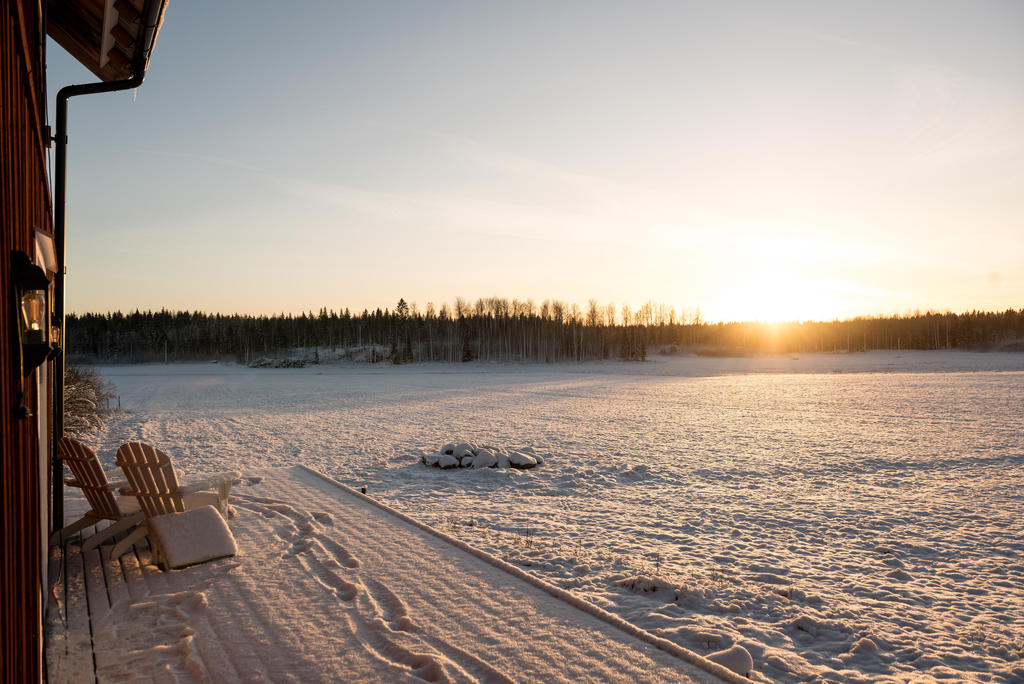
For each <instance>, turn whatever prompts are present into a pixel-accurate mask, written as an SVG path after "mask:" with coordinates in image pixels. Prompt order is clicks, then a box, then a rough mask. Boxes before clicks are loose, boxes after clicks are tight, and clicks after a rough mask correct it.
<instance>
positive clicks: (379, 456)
mask: <svg viewBox="0 0 1024 684" xmlns="http://www.w3.org/2000/svg"><path fill="white" fill-rule="evenodd" d="M98 370H99V371H100V372H101V373H102V374H103V375H104V376H105V377H107V378H108V379H109V380H111V381H113V382H114V383H115V384H116V386H117V391H118V394H119V395H120V400H121V405H122V407H123V408H124V409H125V411H126V412H125V413H124V414H123V415H121V416H120V417H118V418H115V419H114V420H112V421H110V423H109V424H108V426H107V428H105V429H104V430H103V431H102V432H101V433H99V434H98V435H96V436H95V437H92V438H89V439H87V440H86V441H87V442H90V443H92V444H93V445H94V446H97V447H99V451H100V453H101V455H102V456H103V458H104V459H108V460H111V461H112V455H113V451H114V450H115V449H116V447H117V446H118V445H119V444H120V443H122V442H124V441H128V440H142V441H146V442H150V443H152V444H154V445H157V446H159V447H161V448H163V449H164V450H166V451H167V452H168V453H170V454H171V455H172V456H173V457H174V458H175V459H176V465H177V466H178V467H179V469H180V470H182V471H184V472H185V473H188V474H196V473H201V472H211V471H220V470H226V469H239V470H242V471H243V472H245V473H248V472H255V471H259V470H261V469H263V468H267V467H276V466H288V465H293V464H298V463H301V464H305V465H307V466H310V467H312V468H315V469H318V470H321V471H323V472H324V473H326V474H328V475H330V476H332V477H335V478H337V479H338V480H340V481H342V482H345V483H347V484H350V485H352V486H355V487H359V486H363V485H365V486H366V487H367V491H368V493H369V494H370V495H371V496H374V497H376V498H378V499H380V500H382V501H383V502H385V503H387V504H388V505H391V506H393V507H395V508H397V509H399V510H401V511H403V512H405V513H408V514H409V515H412V516H414V517H416V518H418V519H420V520H422V521H424V522H427V523H430V524H432V525H434V526H436V527H439V528H441V529H442V530H443V531H444V532H447V533H449V534H452V535H454V536H457V537H459V538H461V539H463V540H465V541H467V542H469V543H471V544H472V545H474V546H477V547H480V548H482V549H484V550H487V551H490V552H492V553H494V554H495V555H498V556H500V557H502V558H504V559H506V560H508V561H510V562H512V563H514V564H516V565H519V566H521V567H523V568H524V569H527V570H529V571H531V572H534V573H536V574H538V575H540V576H541V577H543V578H545V579H547V580H548V581H550V582H552V583H554V584H556V585H558V586H561V587H563V588H566V589H569V590H571V591H573V592H574V593H577V594H579V595H580V596H582V597H583V598H585V599H587V600H589V601H591V602H593V603H596V604H597V605H599V606H601V607H603V608H605V609H606V610H608V611H610V612H612V613H614V614H617V615H619V616H621V617H623V618H625V619H626V620H628V621H630V622H632V623H634V624H636V625H638V626H640V627H642V628H644V629H647V630H649V631H651V632H653V633H655V634H658V635H660V636H662V637H665V638H667V639H669V640H672V641H674V642H676V643H678V644H680V645H681V646H684V647H686V648H689V649H692V650H694V651H697V652H698V653H709V652H712V651H718V650H721V649H724V648H727V647H729V646H732V645H733V644H739V645H742V646H743V647H744V648H746V649H747V651H749V652H750V654H751V655H752V656H753V660H754V667H755V670H756V672H755V673H754V675H753V676H754V678H755V679H763V680H771V681H808V680H816V679H817V680H844V681H855V680H858V679H868V680H870V679H879V678H898V679H908V678H913V677H917V676H924V677H935V678H938V679H949V680H963V679H975V680H980V681H1007V682H1008V681H1024V660H1022V659H1024V558H1022V552H1024V522H1022V520H1024V491H1022V489H1021V486H1020V483H1021V482H1022V481H1024V430H1022V428H1021V424H1022V418H1024V354H971V353H955V352H950V353H946V352H927V353H908V352H903V353H869V354H853V355H846V354H837V355H833V354H821V355H799V356H778V357H768V358H749V359H708V358H694V357H682V358H661V357H656V358H655V360H654V361H651V362H647V363H587V364H564V365H516V364H500V365H482V364H460V365H454V366H447V365H414V366H397V367H396V366H385V365H378V366H365V365H358V366H319V367H309V368H304V369H259V370H256V369H249V368H245V367H240V366H232V365H224V364H216V365H214V364H193V365H170V366H163V365H150V366H116V367H102V368H99V369H98ZM462 440H468V441H472V442H476V443H477V444H481V445H482V444H491V445H495V446H502V447H518V446H530V447H532V448H533V449H534V450H535V451H536V452H537V453H538V454H542V455H543V456H544V457H545V458H546V463H545V465H543V466H541V467H538V468H535V469H532V470H525V471H521V470H503V471H499V470H472V469H467V470H451V471H441V470H438V469H436V468H433V469H428V468H426V467H425V466H423V465H422V464H421V463H420V462H419V458H420V456H422V455H425V454H427V453H430V452H433V451H436V450H437V449H438V448H439V447H440V446H441V445H442V444H443V443H445V442H449V441H462Z"/></svg>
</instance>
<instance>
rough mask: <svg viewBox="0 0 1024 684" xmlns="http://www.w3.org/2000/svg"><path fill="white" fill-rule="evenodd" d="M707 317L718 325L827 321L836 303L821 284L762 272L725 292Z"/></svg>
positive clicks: (832, 315)
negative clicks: (711, 317) (730, 323)
mask: <svg viewBox="0 0 1024 684" xmlns="http://www.w3.org/2000/svg"><path fill="white" fill-rule="evenodd" d="M723 289H724V292H723V293H722V295H721V296H720V297H718V298H717V299H716V300H714V301H713V303H712V305H711V308H710V309H709V311H708V313H709V314H710V315H711V316H713V317H714V318H715V319H716V320H719V321H761V322H764V323H786V322H791V321H807V320H830V319H831V318H834V316H835V310H836V302H835V301H834V298H833V297H832V296H830V294H829V293H828V292H827V289H826V288H825V287H824V286H823V283H822V282H821V281H815V280H813V279H808V278H801V277H799V276H796V275H794V274H791V273H787V272H785V271H782V270H772V269H761V270H758V271H755V272H752V273H749V274H748V275H747V276H745V277H744V278H742V279H741V280H738V281H734V282H732V283H730V284H728V285H726V286H725V287H724V288H723Z"/></svg>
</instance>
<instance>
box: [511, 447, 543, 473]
mask: <svg viewBox="0 0 1024 684" xmlns="http://www.w3.org/2000/svg"><path fill="white" fill-rule="evenodd" d="M508 461H509V463H510V464H511V465H512V467H513V468H519V469H520V470H526V469H527V468H533V467H535V466H536V465H537V459H535V458H534V457H533V456H530V455H529V454H524V453H523V452H522V451H510V452H509V454H508Z"/></svg>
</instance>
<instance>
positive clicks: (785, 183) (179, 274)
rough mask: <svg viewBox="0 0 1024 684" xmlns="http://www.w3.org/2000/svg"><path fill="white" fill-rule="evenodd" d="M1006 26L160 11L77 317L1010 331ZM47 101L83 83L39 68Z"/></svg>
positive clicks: (1013, 115) (981, 7) (1022, 130)
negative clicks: (513, 313) (776, 323)
mask: <svg viewBox="0 0 1024 684" xmlns="http://www.w3.org/2000/svg"><path fill="white" fill-rule="evenodd" d="M1021 45H1024V3H1019V2H1013V1H1012V0H1008V1H1007V2H981V1H967V0H964V1H963V2H936V1H933V0H926V1H924V0H923V1H920V2H909V1H907V2H897V1H886V2H838V1H837V2H818V1H808V2H770V3H767V2H749V3H746V2H718V1H716V2H682V1H680V0H673V1H671V2H664V3H649V2H629V3H625V2H615V3H612V2H607V3H603V2H602V3H599V2H579V3H574V2H558V3H552V2H536V3H528V2H509V3H505V4H501V5H499V4H497V3H481V2H421V1H419V0H415V1H409V2H390V1H389V2H337V1H333V0H330V1H324V2H304V3H298V4H296V3H281V2H276V1H275V2H262V1H260V2H256V1H245V2H240V1H239V2H234V1H232V2H229V1H227V0H217V2H190V1H188V0H177V1H172V2H171V3H170V5H169V7H168V10H167V15H166V19H165V22H164V26H163V29H162V31H161V34H160V37H159V40H158V42H157V46H156V51H155V53H154V55H153V58H152V61H151V63H150V69H149V72H148V75H147V77H146V81H145V83H144V84H143V86H142V87H141V88H140V89H138V91H137V92H135V93H131V92H128V93H115V94H106V95H92V96H85V97H79V98H73V99H72V100H71V104H70V117H69V121H70V146H69V210H68V260H67V261H68V308H69V310H70V311H75V312H85V311H110V310H117V309H120V310H122V311H127V310H134V309H136V308H139V309H143V310H145V309H160V308H168V309H188V310H197V309H198V310H204V311H211V312H212V311H220V312H223V313H234V312H240V313H274V312H294V313H298V312H301V311H309V310H319V309H320V308H321V307H327V308H333V309H336V310H340V309H343V308H345V307H349V308H350V309H352V310H354V311H359V310H362V309H363V308H371V309H372V308H376V307H378V306H379V307H381V308H384V307H391V308H393V307H394V305H395V303H396V302H397V301H398V299H399V298H400V297H404V298H405V299H406V300H408V301H414V302H416V303H418V304H419V305H420V306H421V307H423V306H424V305H425V304H426V303H427V302H428V301H432V302H434V303H435V304H437V305H440V303H442V302H451V301H453V300H454V299H455V297H458V296H461V297H464V298H466V299H469V300H474V299H476V298H478V297H489V296H500V297H506V298H509V299H512V298H518V299H527V298H532V299H533V300H535V301H536V302H538V303H539V302H540V301H541V300H543V299H548V298H551V299H560V300H563V301H567V302H576V303H578V304H580V305H581V306H584V305H585V304H586V302H587V301H588V300H589V299H590V298H596V299H597V300H598V301H599V302H601V303H602V304H608V303H614V304H615V305H616V306H617V307H619V306H621V305H622V304H629V305H630V306H633V307H634V308H635V307H636V306H638V305H640V304H642V303H643V302H645V301H647V300H654V301H655V302H663V303H665V304H667V305H671V306H674V307H676V308H677V309H680V310H683V309H691V310H692V309H694V308H699V309H700V310H701V312H702V314H703V316H704V317H705V319H708V320H712V321H715V320H736V319H744V320H749V319H761V320H776V319H831V318H833V317H850V316H855V315H860V314H868V315H870V314H889V313H903V312H906V311H908V310H913V309H921V310H927V309H939V310H943V311H944V310H953V311H964V310H970V309H988V310H1003V309H1006V308H1015V309H1019V308H1022V307H1024V49H1022V48H1021ZM48 61H49V72H48V81H49V87H50V91H51V97H50V105H49V106H50V109H51V116H52V112H53V107H54V104H53V102H54V95H55V94H56V91H57V89H59V88H60V87H61V86H63V85H66V84H69V83H81V82H90V81H93V80H95V79H94V77H92V75H91V74H89V73H88V72H87V71H86V70H85V69H84V68H82V67H81V66H79V65H78V64H77V63H76V62H74V61H73V60H72V59H71V58H70V57H68V56H67V54H66V53H65V52H64V51H63V50H62V49H61V48H59V47H57V46H56V45H55V44H53V43H51V44H50V45H49V46H48Z"/></svg>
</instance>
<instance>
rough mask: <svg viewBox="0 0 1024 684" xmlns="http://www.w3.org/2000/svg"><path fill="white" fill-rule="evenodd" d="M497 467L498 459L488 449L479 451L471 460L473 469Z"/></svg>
mask: <svg viewBox="0 0 1024 684" xmlns="http://www.w3.org/2000/svg"><path fill="white" fill-rule="evenodd" d="M496 465H498V457H497V456H495V455H494V452H492V451H491V450H490V449H479V450H478V451H477V452H476V458H474V459H473V467H474V468H493V467H494V466H496Z"/></svg>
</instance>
